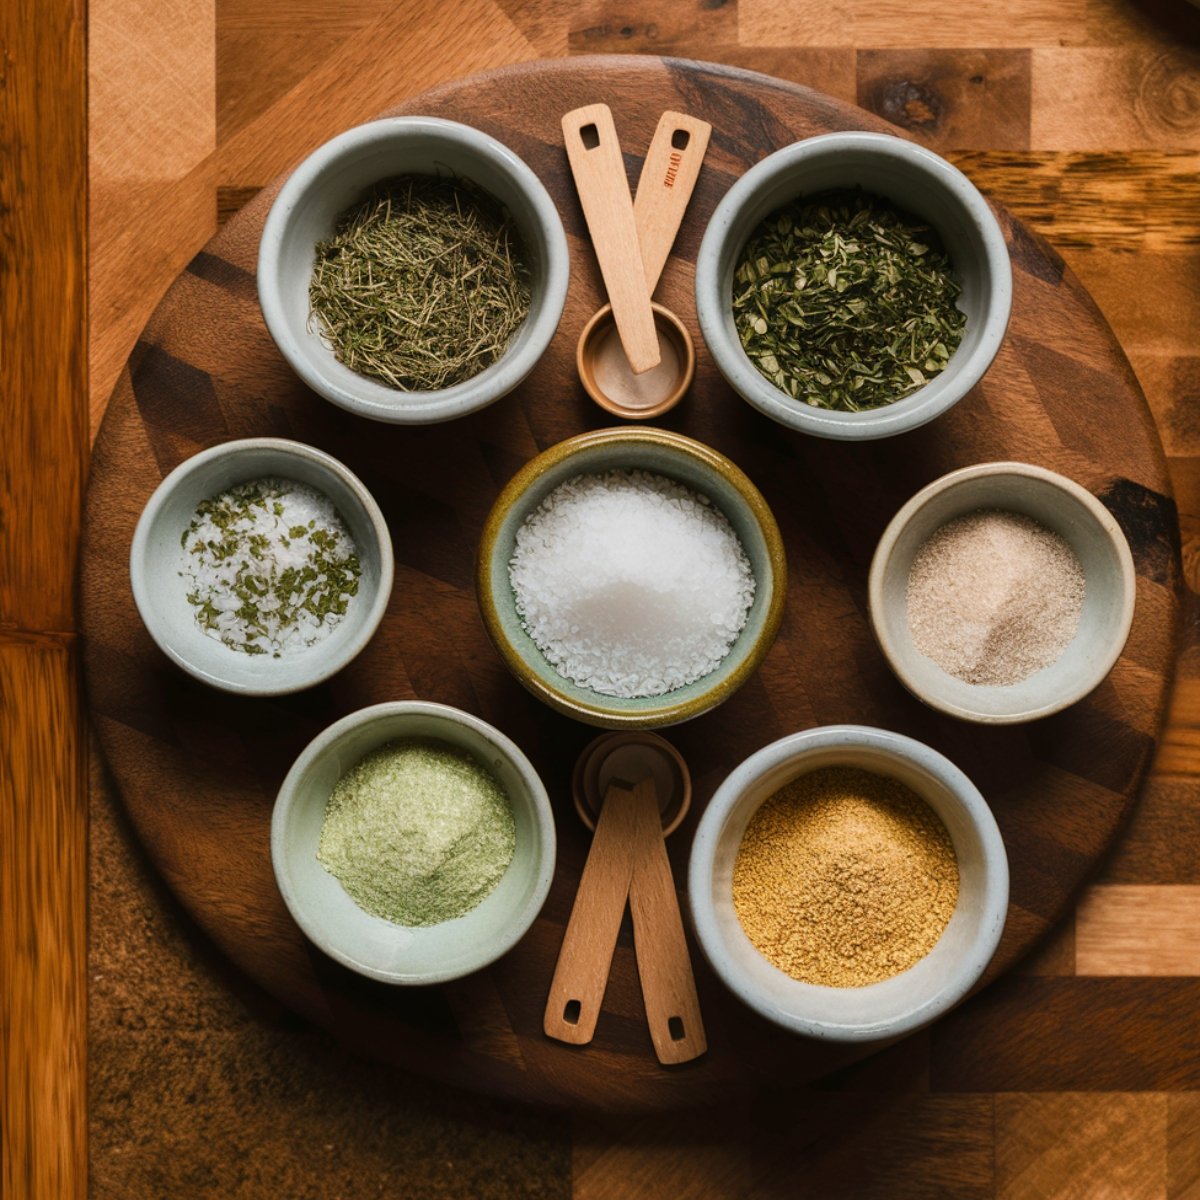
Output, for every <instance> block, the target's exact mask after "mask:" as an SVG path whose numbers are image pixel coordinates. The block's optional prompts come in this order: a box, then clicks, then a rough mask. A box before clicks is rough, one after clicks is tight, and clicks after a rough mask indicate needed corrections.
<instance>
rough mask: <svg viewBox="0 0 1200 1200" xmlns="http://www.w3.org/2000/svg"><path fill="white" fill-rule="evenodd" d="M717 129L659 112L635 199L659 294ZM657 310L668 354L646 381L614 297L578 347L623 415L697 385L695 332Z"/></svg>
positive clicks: (597, 392) (640, 416)
mask: <svg viewBox="0 0 1200 1200" xmlns="http://www.w3.org/2000/svg"><path fill="white" fill-rule="evenodd" d="M711 134H712V126H711V125H710V124H709V123H708V122H707V121H701V120H700V119H699V118H698V117H690V116H688V115H687V114H686V113H678V112H672V111H670V110H668V111H667V112H665V113H663V115H662V116H661V117H660V118H659V122H658V128H657V129H656V130H655V131H654V137H653V139H652V140H651V142H650V149H649V150H648V151H647V153H646V158H645V160H644V161H643V163H642V173H641V175H640V176H639V178H638V185H637V195H636V197H635V198H634V202H633V212H634V224H635V227H636V229H637V238H638V245H639V248H640V250H641V255H642V266H643V268H644V270H645V277H646V292H647V295H649V296H653V295H654V289H655V288H656V287H657V286H658V281H659V279H660V278H661V277H662V273H663V268H664V267H665V266H666V263H667V259H668V258H669V257H670V255H671V247H672V246H673V245H674V244H675V238H676V236H677V234H678V233H679V227H680V225H681V224H682V223H683V214H684V212H685V211H686V209H687V206H688V201H689V200H690V199H691V196H692V191H693V190H694V188H695V186H696V180H697V178H698V177H699V175H700V167H701V165H702V164H703V161H704V155H705V153H706V152H707V150H708V142H709V137H710V136H711ZM653 310H654V318H655V323H656V327H657V336H658V338H659V353H660V359H661V361H660V363H659V365H658V366H657V367H656V368H655V369H654V370H653V371H652V372H651V373H650V375H649V376H646V377H645V379H644V381H643V380H641V379H639V378H638V377H637V375H636V374H634V373H633V372H631V370H630V368H629V366H628V365H627V364H626V363H625V362H624V361H623V359H622V356H621V355H620V352H619V347H618V346H617V344H616V343H617V339H616V338H614V337H613V314H612V308H611V307H610V306H609V305H605V306H604V307H603V308H601V309H600V310H599V311H598V312H596V313H595V315H594V316H593V317H592V318H591V320H590V321H588V323H587V324H586V325H585V326H584V329H583V332H582V333H581V334H580V337H579V344H578V345H577V347H576V350H575V363H576V367H577V369H578V371H579V378H580V379H581V380H582V382H583V386H584V389H585V390H586V391H587V393H588V395H589V396H591V398H592V399H593V400H595V402H596V403H597V404H598V405H600V407H601V408H603V409H605V410H606V411H607V412H610V413H613V414H614V415H615V416H618V417H625V418H627V419H630V420H646V419H647V418H648V417H657V416H660V415H661V414H663V413H665V412H667V411H668V410H669V409H671V408H674V407H675V405H676V404H677V403H678V402H679V401H680V400H681V399H682V398H683V396H684V395H685V393H686V392H687V390H688V388H689V387H690V386H691V383H692V377H693V375H694V374H695V370H696V350H695V347H694V346H693V344H692V338H691V334H689V333H688V330H687V327H686V326H685V325H684V323H683V322H682V321H681V320H680V319H679V318H678V317H677V316H676V315H675V314H674V313H673V312H671V311H670V309H668V308H665V307H664V306H663V305H661V304H655V305H653ZM618 332H619V329H618Z"/></svg>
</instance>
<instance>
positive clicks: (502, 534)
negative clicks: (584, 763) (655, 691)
mask: <svg viewBox="0 0 1200 1200" xmlns="http://www.w3.org/2000/svg"><path fill="white" fill-rule="evenodd" d="M612 470H642V471H652V472H654V473H655V474H657V475H665V476H666V477H667V478H669V479H673V480H675V481H676V482H677V483H681V484H683V485H685V486H686V487H690V488H693V489H694V490H695V491H697V492H700V493H702V494H703V495H706V496H708V498H709V499H710V500H712V502H713V503H714V504H715V505H716V506H717V507H718V508H719V509H720V510H721V511H722V512H723V513H724V514H725V516H726V517H727V518H728V519H729V523H730V524H731V525H732V526H733V528H734V531H735V532H736V533H737V535H738V538H739V539H740V541H741V543H742V546H743V547H744V548H745V551H746V555H747V557H748V558H749V559H750V565H751V567H752V568H753V570H754V578H755V581H756V589H755V595H754V603H753V605H752V606H751V609H750V615H749V617H748V619H747V621H746V626H745V628H744V629H743V630H742V632H741V634H739V636H738V639H737V641H735V642H734V644H733V647H732V648H731V650H730V652H729V654H728V655H727V656H726V658H725V660H724V662H722V663H721V665H720V666H719V667H718V668H717V670H715V671H713V672H712V673H711V674H709V675H706V676H705V677H704V678H703V679H698V680H697V681H696V682H695V683H691V684H688V686H686V687H682V688H677V689H676V690H675V691H672V692H667V693H666V694H665V695H662V696H646V697H642V698H640V699H624V698H621V697H617V696H605V695H601V694H600V693H599V692H594V691H592V690H591V689H589V688H584V687H580V686H578V685H577V684H574V683H572V682H571V681H570V680H569V679H566V678H565V677H564V676H562V675H560V674H559V673H558V672H557V671H556V670H555V669H554V668H553V667H552V666H551V665H550V663H549V662H547V661H546V659H545V658H544V657H543V655H542V652H541V651H540V650H539V649H538V648H537V646H536V645H535V644H534V642H533V640H532V639H531V638H530V636H529V635H528V634H527V633H526V632H525V629H524V627H523V626H522V624H521V618H520V616H519V615H518V614H517V606H516V598H515V597H514V595H513V590H512V585H511V583H510V582H509V575H508V565H509V560H510V559H511V558H512V556H513V549H514V546H515V543H516V536H517V530H518V529H520V527H521V525H522V523H523V522H524V521H525V518H526V517H527V516H528V515H529V514H530V513H531V512H532V511H533V510H534V509H535V508H537V506H538V505H539V504H541V502H542V501H543V500H544V499H545V498H546V496H547V495H548V494H549V493H550V492H551V491H553V490H554V488H556V487H558V485H559V484H561V483H565V482H566V481H567V480H568V479H572V478H574V477H575V476H576V475H589V474H598V473H601V472H604V471H612ZM475 585H476V589H477V591H478V594H479V608H480V611H481V612H482V613H483V621H484V624H485V625H486V626H487V631H488V634H489V635H490V636H491V639H492V641H493V642H494V643H495V645H496V649H497V650H499V651H500V654H501V656H502V657H503V658H504V662H505V664H506V665H507V666H508V669H509V670H510V671H512V673H513V674H514V675H515V676H516V677H517V679H519V680H520V681H521V683H523V684H524V685H525V687H527V688H528V689H529V690H530V691H531V692H532V693H533V694H534V695H535V696H537V697H538V699H539V700H543V701H544V702H545V703H546V704H549V705H550V706H551V708H555V709H557V710H558V711H559V712H561V713H565V714H566V715H567V716H569V717H574V718H575V719H576V720H579V721H585V722H586V723H587V724H589V725H599V726H601V727H603V728H605V729H654V728H658V727H660V726H663V725H675V724H678V723H679V722H681V721H688V720H691V718H692V717H698V716H699V715H700V714H701V713H703V712H707V711H708V710H709V709H710V708H715V707H716V706H717V705H718V704H720V703H722V701H724V700H727V699H728V698H729V697H730V696H732V695H733V693H734V692H736V691H737V690H738V688H740V687H741V686H742V684H743V683H745V682H746V680H747V679H749V678H750V676H751V675H752V674H753V673H754V671H755V669H756V668H757V667H758V665H759V663H760V662H762V660H763V658H764V657H765V655H766V653H767V651H768V650H769V649H770V647H771V643H772V642H773V641H774V640H775V634H776V633H777V632H778V630H779V622H780V620H781V619H782V617H783V604H784V599H785V595H786V591H787V563H786V560H785V557H784V552H783V539H782V538H781V537H780V535H779V527H778V526H777V525H776V524H775V518H774V517H773V516H772V515H771V510H770V508H768V507H767V502H766V501H765V500H764V499H763V497H762V495H761V493H760V492H759V490H758V489H757V488H756V487H755V486H754V484H752V483H751V482H750V480H749V479H748V478H747V477H746V475H745V474H744V473H743V472H742V471H741V470H740V469H739V468H738V467H737V466H735V465H734V464H733V463H732V462H730V461H729V459H727V458H725V457H724V455H722V454H718V453H717V451H716V450H713V449H712V448H711V447H709V446H705V445H704V444H703V443H702V442H696V441H693V440H692V439H691V438H687V437H684V436H683V435H682V434H678V433H671V432H669V431H667V430H664V429H652V428H648V427H633V428H623V429H597V430H594V431H593V432H591V433H583V434H580V435H579V436H578V437H573V438H568V439H567V440H566V441H565V442H559V443H558V445H556V446H551V447H550V449H548V450H546V451H544V452H543V453H541V454H539V455H538V456H537V457H536V458H534V459H531V460H530V461H529V462H528V463H526V464H525V466H524V467H522V468H521V470H520V471H518V472H517V474H516V475H515V476H513V478H512V479H511V480H510V481H509V483H508V486H507V487H505V489H504V490H503V491H502V492H501V493H500V495H499V496H498V497H497V499H496V503H495V504H494V505H493V506H492V511H491V512H490V513H489V514H488V519H487V523H486V524H485V525H484V529H483V537H482V538H481V539H480V543H479V557H478V560H477V562H476V575H475Z"/></svg>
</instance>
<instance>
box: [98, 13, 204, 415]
mask: <svg viewBox="0 0 1200 1200" xmlns="http://www.w3.org/2000/svg"><path fill="white" fill-rule="evenodd" d="M215 28H216V0H162V2H161V3H160V0H91V7H90V11H89V20H88V88H89V92H88V105H89V111H90V114H91V116H92V119H91V121H90V129H91V138H90V142H89V146H88V184H89V188H90V194H91V206H90V213H89V221H90V227H89V237H90V242H91V245H92V248H93V249H92V255H91V261H90V263H89V271H88V303H89V308H90V313H91V331H90V341H89V348H88V350H89V360H90V367H91V372H90V384H91V396H90V405H89V407H90V417H91V429H92V433H93V434H94V433H95V431H96V429H97V428H98V427H99V424H100V417H101V416H102V415H103V412H104V407H105V405H106V404H107V403H108V398H109V396H110V395H112V390H113V388H114V387H115V386H116V382H117V379H118V378H119V377H120V374H121V369H122V367H123V366H124V364H125V361H126V359H127V358H128V357H129V353H130V351H131V350H132V348H133V344H134V342H135V340H136V339H137V336H138V334H139V333H140V332H141V330H142V327H143V326H144V325H145V324H146V321H147V320H148V319H149V317H150V314H151V313H152V312H153V311H154V308H155V306H156V305H157V304H158V301H159V300H160V299H161V297H162V293H163V292H164V291H165V289H166V287H167V285H168V284H169V283H170V281H171V280H172V279H173V278H174V276H175V275H176V274H177V273H178V272H179V271H181V270H182V269H183V267H184V265H185V264H186V263H187V261H188V259H189V258H191V256H192V255H193V254H194V253H195V252H196V251H197V250H198V249H199V248H200V247H201V246H202V245H203V244H204V243H205V241H207V240H208V237H209V235H210V234H211V233H212V231H213V228H214V206H213V190H212V189H213V185H212V180H211V178H210V177H209V176H206V175H205V174H204V173H203V172H202V171H198V170H197V168H198V167H199V166H200V165H201V164H203V163H204V162H205V161H206V160H207V159H208V157H209V156H210V155H211V154H212V152H213V150H214V149H215V148H216V115H215V103H216V56H215Z"/></svg>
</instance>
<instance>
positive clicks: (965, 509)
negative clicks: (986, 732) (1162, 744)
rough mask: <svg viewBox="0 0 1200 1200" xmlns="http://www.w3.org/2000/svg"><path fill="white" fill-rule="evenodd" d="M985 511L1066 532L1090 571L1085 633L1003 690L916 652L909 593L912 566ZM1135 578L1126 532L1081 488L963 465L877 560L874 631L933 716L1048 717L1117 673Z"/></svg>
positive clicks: (894, 525)
mask: <svg viewBox="0 0 1200 1200" xmlns="http://www.w3.org/2000/svg"><path fill="white" fill-rule="evenodd" d="M981 508H992V509H1004V510H1008V511H1010V512H1017V513H1023V514H1025V515H1026V516H1029V517H1032V518H1033V519H1034V520H1035V521H1039V522H1040V523H1041V524H1042V525H1044V526H1046V528H1047V529H1051V530H1053V531H1054V532H1055V533H1057V534H1059V535H1060V536H1061V537H1062V538H1063V539H1064V540H1065V541H1066V542H1067V544H1068V545H1069V546H1070V547H1071V549H1072V550H1073V551H1074V552H1075V554H1076V555H1077V556H1078V558H1079V562H1080V565H1081V566H1082V568H1083V575H1084V588H1085V592H1084V599H1083V611H1082V612H1081V613H1080V617H1079V630H1078V632H1077V633H1076V635H1075V638H1074V640H1073V641H1072V642H1071V643H1070V645H1069V646H1067V648H1066V650H1065V651H1064V652H1063V654H1062V656H1061V657H1060V658H1059V659H1058V661H1057V662H1054V663H1051V664H1050V666H1048V667H1043V668H1042V670H1040V671H1037V672H1035V673H1034V674H1033V675H1031V676H1029V678H1027V679H1023V680H1021V681H1020V682H1019V683H1013V684H1009V685H1008V686H1006V687H985V686H983V685H980V684H973V683H967V682H965V681H964V680H961V679H958V678H956V677H955V676H953V675H951V674H949V673H948V672H947V671H944V670H942V668H941V667H939V666H938V665H937V663H935V662H934V661H933V660H932V659H930V658H926V657H925V655H923V654H922V653H921V652H920V651H919V650H918V649H917V648H916V646H914V645H913V640H912V636H911V635H910V633H909V630H908V611H907V602H906V598H905V594H906V591H907V587H908V575H909V571H910V570H911V568H912V563H913V559H914V558H915V557H916V554H917V552H918V551H919V550H920V548H921V546H922V545H923V544H924V543H925V541H926V540H927V539H928V538H929V537H930V536H931V535H932V534H933V533H934V532H935V531H936V530H937V529H939V528H941V526H943V525H944V524H946V522H947V521H951V520H953V519H954V518H955V517H958V516H962V515H963V514H965V513H969V512H974V511H975V510H977V509H981ZM1136 590H1137V578H1136V576H1135V573H1134V568H1133V556H1132V554H1130V552H1129V543H1128V542H1127V541H1126V540H1125V535H1124V534H1123V533H1122V532H1121V527H1120V526H1119V525H1118V524H1117V522H1116V521H1115V520H1114V519H1113V516H1112V514H1111V513H1110V512H1109V511H1108V509H1106V508H1105V507H1104V505H1103V504H1101V503H1100V501H1099V500H1097V499H1096V498H1095V496H1093V495H1092V494H1091V493H1090V492H1088V491H1087V490H1086V489H1084V488H1082V487H1080V486H1079V484H1077V483H1076V482H1075V481H1074V480H1071V479H1068V478H1066V476H1064V475H1059V474H1057V473H1056V472H1054V471H1048V470H1046V469H1045V468H1044V467H1034V466H1030V465H1029V464H1028V463H1015V462H999V463H980V464H979V465H977V466H973V467H963V468H962V469H961V470H958V471H951V472H950V474H948V475H943V476H942V477H941V478H940V479H936V480H934V481H933V483H931V484H929V486H928V487H925V488H922V489H921V491H919V492H918V493H917V494H916V495H915V496H913V498H912V499H911V500H909V501H908V503H907V504H905V505H904V507H903V508H901V509H900V511H899V512H898V513H897V514H896V515H895V516H894V517H893V518H892V520H891V522H890V523H889V525H888V527H887V528H886V529H885V530H884V532H883V536H882V537H881V538H880V539H879V545H878V547H877V548H876V550H875V556H874V558H873V559H872V560H871V572H870V577H869V582H868V602H869V605H870V613H871V627H872V629H874V631H875V638H876V641H878V643H879V646H880V648H881V649H882V650H883V653H884V655H885V656H886V657H887V660H888V662H889V663H890V664H891V666H892V670H894V671H895V672H896V674H897V676H899V678H900V682H901V683H903V684H904V686H905V687H906V688H908V690H909V691H910V692H912V694H913V695H914V696H916V697H917V698H918V699H919V700H923V701H924V702H925V703H926V704H928V705H929V706H930V707H932V708H936V709H939V710H940V711H941V712H944V713H949V714H950V715H951V716H954V717H961V718H962V719H963V720H966V721H977V722H980V723H982V724H987V725H1005V724H1015V723H1016V722H1020V721H1032V720H1035V719H1036V718H1038V717H1045V716H1049V715H1050V714H1051V713H1055V712H1058V711H1059V710H1061V709H1063V708H1066V707H1067V706H1068V705H1069V704H1074V703H1075V702H1076V701H1077V700H1081V699H1082V698H1083V697H1084V696H1086V695H1087V694H1088V692H1090V691H1091V690H1092V689H1093V688H1094V687H1096V685H1097V684H1099V683H1100V681H1101V680H1102V679H1103V678H1104V677H1105V676H1106V675H1107V674H1108V672H1109V671H1110V670H1112V667H1113V664H1114V663H1115V662H1116V661H1117V659H1118V658H1119V657H1120V655H1121V650H1122V648H1123V647H1124V645H1125V639H1126V638H1127V637H1128V636H1129V627H1130V625H1131V624H1132V622H1133V605H1134V595H1135V593H1136Z"/></svg>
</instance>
